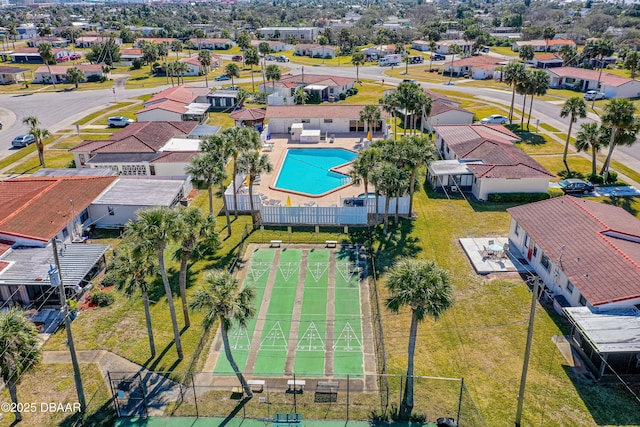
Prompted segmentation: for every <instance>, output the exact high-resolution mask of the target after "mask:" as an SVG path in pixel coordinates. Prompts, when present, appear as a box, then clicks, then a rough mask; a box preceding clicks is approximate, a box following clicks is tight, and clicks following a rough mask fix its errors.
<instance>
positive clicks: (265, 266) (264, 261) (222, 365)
mask: <svg viewBox="0 0 640 427" xmlns="http://www.w3.org/2000/svg"><path fill="white" fill-rule="evenodd" d="M275 253H276V252H275V249H258V250H256V251H255V252H254V253H253V255H252V257H251V262H250V263H249V268H248V271H247V275H246V277H245V279H244V282H243V285H242V286H243V287H245V286H253V287H254V288H255V290H256V299H255V301H256V303H258V302H259V301H262V297H263V296H264V290H265V287H266V286H267V280H268V278H269V272H270V271H271V266H272V264H273V258H274V257H275ZM258 307H259V306H258ZM256 321H257V319H256V317H254V318H253V319H251V320H249V321H248V322H247V327H246V329H245V328H240V327H239V326H238V325H234V326H233V327H232V328H231V329H230V330H229V343H230V344H231V351H232V352H233V358H234V359H235V361H236V363H237V364H238V366H239V367H240V369H241V370H244V367H245V364H246V362H247V357H248V355H249V349H250V344H251V338H252V337H253V332H254V330H255V326H256ZM214 373H215V374H216V375H218V374H219V375H226V374H233V369H231V365H230V364H229V362H228V361H227V358H226V357H224V354H223V353H222V352H221V353H220V357H218V360H217V362H216V367H215V369H214Z"/></svg>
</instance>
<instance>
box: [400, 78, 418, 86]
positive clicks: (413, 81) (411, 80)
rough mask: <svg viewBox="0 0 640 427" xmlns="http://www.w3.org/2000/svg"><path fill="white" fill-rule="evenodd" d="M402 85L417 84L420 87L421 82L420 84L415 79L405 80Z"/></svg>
mask: <svg viewBox="0 0 640 427" xmlns="http://www.w3.org/2000/svg"><path fill="white" fill-rule="evenodd" d="M402 83H415V84H417V85H418V86H420V82H418V81H417V80H413V79H403V80H402Z"/></svg>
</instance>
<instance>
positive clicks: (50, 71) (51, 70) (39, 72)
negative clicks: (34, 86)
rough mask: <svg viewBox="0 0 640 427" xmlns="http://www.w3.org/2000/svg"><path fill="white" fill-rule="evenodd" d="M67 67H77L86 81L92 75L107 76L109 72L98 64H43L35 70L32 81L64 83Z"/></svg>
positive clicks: (97, 76)
mask: <svg viewBox="0 0 640 427" xmlns="http://www.w3.org/2000/svg"><path fill="white" fill-rule="evenodd" d="M69 68H77V69H79V70H81V71H82V72H84V81H85V82H86V81H87V80H89V79H90V78H91V77H92V76H95V77H96V78H108V77H109V74H108V73H106V74H105V72H104V70H103V69H102V65H100V64H77V65H49V66H48V67H47V66H46V65H43V66H41V67H38V68H37V69H36V71H35V78H34V79H33V82H34V83H46V84H48V83H66V81H67V70H68V69H69Z"/></svg>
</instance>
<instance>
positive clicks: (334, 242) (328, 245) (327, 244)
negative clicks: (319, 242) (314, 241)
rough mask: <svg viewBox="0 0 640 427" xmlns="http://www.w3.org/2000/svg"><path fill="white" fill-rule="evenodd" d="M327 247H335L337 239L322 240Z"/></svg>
mask: <svg viewBox="0 0 640 427" xmlns="http://www.w3.org/2000/svg"><path fill="white" fill-rule="evenodd" d="M324 243H325V245H326V247H327V248H335V247H336V246H338V241H337V240H327V241H325V242H324Z"/></svg>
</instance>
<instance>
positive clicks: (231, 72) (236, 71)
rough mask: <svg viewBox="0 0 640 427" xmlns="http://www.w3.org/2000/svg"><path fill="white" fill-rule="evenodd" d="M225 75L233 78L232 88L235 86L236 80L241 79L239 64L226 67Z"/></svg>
mask: <svg viewBox="0 0 640 427" xmlns="http://www.w3.org/2000/svg"><path fill="white" fill-rule="evenodd" d="M224 73H225V74H226V75H227V76H229V77H230V78H231V86H235V83H234V78H236V77H240V67H238V64H234V63H231V64H227V65H226V66H225V67H224Z"/></svg>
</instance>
